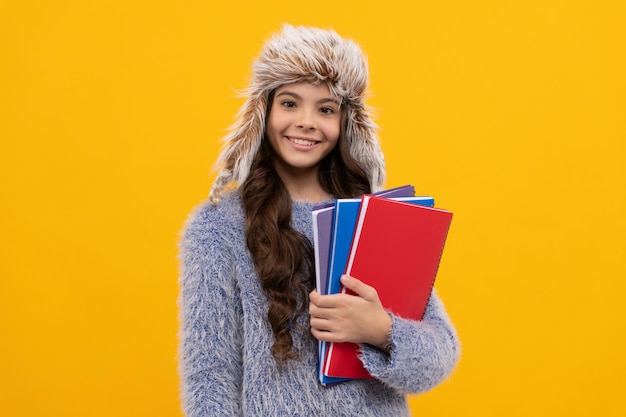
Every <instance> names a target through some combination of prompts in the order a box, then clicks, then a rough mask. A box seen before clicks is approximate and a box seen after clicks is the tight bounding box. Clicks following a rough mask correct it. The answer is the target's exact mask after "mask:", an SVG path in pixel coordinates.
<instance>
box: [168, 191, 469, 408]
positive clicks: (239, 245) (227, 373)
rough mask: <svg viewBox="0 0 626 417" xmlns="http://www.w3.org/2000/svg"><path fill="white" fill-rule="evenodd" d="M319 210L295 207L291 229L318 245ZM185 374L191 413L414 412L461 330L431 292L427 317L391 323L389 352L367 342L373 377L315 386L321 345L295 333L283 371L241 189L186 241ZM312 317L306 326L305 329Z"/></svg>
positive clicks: (455, 350)
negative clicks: (411, 403)
mask: <svg viewBox="0 0 626 417" xmlns="http://www.w3.org/2000/svg"><path fill="white" fill-rule="evenodd" d="M313 206H314V204H311V203H302V202H294V204H293V220H292V225H293V227H294V228H295V229H296V230H298V231H300V232H302V233H304V235H306V236H307V237H308V238H309V239H312V224H311V221H312V218H311V209H312V207H313ZM180 256H181V269H182V274H181V278H180V285H181V291H180V298H179V304H180V320H181V327H180V351H179V354H180V358H179V360H180V375H181V378H182V402H183V409H184V411H185V414H186V415H187V416H188V417H201V416H220V417H226V416H307V417H309V416H333V417H341V416H346V417H347V416H360V417H368V416H371V417H387V416H388V417H392V416H393V417H398V416H408V415H409V411H408V406H407V401H406V396H405V394H407V393H419V392H424V391H427V390H429V389H431V388H433V387H435V386H436V385H437V384H439V383H440V382H441V381H443V380H444V379H445V378H447V377H448V375H449V374H450V372H451V371H452V370H453V368H454V366H455V364H456V362H457V360H458V356H459V346H458V341H457V337H456V332H455V329H454V327H453V326H452V324H451V323H450V320H449V319H448V316H447V314H446V312H445V310H444V307H443V305H442V303H441V301H440V300H439V298H438V297H437V294H436V292H433V295H432V296H431V299H430V302H429V304H428V307H427V310H426V313H425V316H424V318H423V320H421V321H419V322H416V321H409V320H405V319H402V318H399V317H393V326H392V349H391V354H390V355H388V354H386V353H383V352H382V351H380V350H378V349H376V348H374V347H372V346H369V345H366V344H364V345H362V354H361V360H362V361H363V363H364V365H365V367H366V369H367V370H368V371H369V372H370V373H371V374H372V375H373V376H375V377H376V379H375V380H354V381H348V382H344V383H340V384H337V385H333V386H329V387H324V386H322V385H321V384H320V383H319V382H318V380H317V371H316V370H317V342H316V340H315V339H314V338H313V337H312V336H311V335H310V334H304V333H298V332H292V334H293V337H294V346H295V347H296V348H297V349H298V351H299V353H300V360H298V361H288V363H287V365H286V366H285V367H284V368H283V369H282V370H278V369H277V366H276V364H275V362H274V359H273V357H272V355H271V347H272V344H273V335H272V331H271V328H270V326H269V323H268V321H267V309H268V301H267V300H266V298H265V295H264V294H263V292H262V290H261V287H260V284H259V279H258V277H257V274H256V272H255V269H254V265H253V263H252V259H251V258H250V255H249V253H248V251H247V249H246V243H245V233H244V212H243V207H242V204H241V198H240V196H239V195H238V194H236V193H234V192H233V193H230V194H227V195H225V196H224V197H223V198H222V200H221V202H220V203H219V204H218V205H212V204H210V203H207V204H204V205H202V206H200V207H199V208H197V209H196V210H195V212H194V213H193V214H192V215H191V218H190V219H189V221H188V222H187V224H186V227H185V230H184V232H183V237H182V241H181V251H180ZM308 320H309V317H308V315H307V314H303V316H302V317H301V324H302V325H303V326H304V328H308V327H309V325H308Z"/></svg>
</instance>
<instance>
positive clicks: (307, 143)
mask: <svg viewBox="0 0 626 417" xmlns="http://www.w3.org/2000/svg"><path fill="white" fill-rule="evenodd" d="M287 139H288V140H289V141H290V142H293V143H295V144H296V145H300V146H313V145H315V144H316V143H317V142H316V141H314V140H308V139H301V138H293V137H291V136H287Z"/></svg>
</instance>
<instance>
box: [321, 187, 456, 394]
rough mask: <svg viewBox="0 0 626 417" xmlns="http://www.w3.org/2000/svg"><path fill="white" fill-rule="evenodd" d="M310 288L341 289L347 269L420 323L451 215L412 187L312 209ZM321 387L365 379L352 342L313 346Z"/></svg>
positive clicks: (325, 291)
mask: <svg viewBox="0 0 626 417" xmlns="http://www.w3.org/2000/svg"><path fill="white" fill-rule="evenodd" d="M312 214H313V233H314V248H315V269H316V287H317V291H318V292H319V293H320V294H336V293H340V292H343V293H345V292H346V289H345V288H342V285H341V283H340V277H341V275H343V274H348V275H350V276H352V277H355V278H357V279H359V280H361V281H363V282H364V283H366V284H368V285H370V286H372V287H374V288H376V290H377V292H378V296H379V298H380V301H381V303H382V305H383V307H384V308H385V309H386V310H387V311H390V312H392V313H393V314H395V315H397V316H400V317H403V318H407V319H412V320H420V319H421V318H422V316H423V315H424V311H425V310H426V305H427V303H428V299H429V298H430V294H431V291H432V288H433V284H434V281H435V276H436V275H437V269H438V267H439V261H440V259H441V255H442V252H443V247H444V245H445V241H446V237H447V234H448V229H449V227H450V223H451V221H452V213H450V212H449V211H446V210H441V209H436V208H434V199H433V198H432V197H427V196H426V197H416V196H415V190H414V187H413V186H410V185H406V186H403V187H398V188H393V189H389V190H385V191H381V192H379V193H375V194H367V195H364V196H362V197H361V198H355V199H338V200H336V201H335V202H334V203H331V204H327V205H323V206H318V207H315V208H314V209H313V212H312ZM318 354H319V369H318V378H319V380H320V382H321V383H322V384H323V385H330V384H334V383H338V382H343V381H347V380H351V379H371V378H372V376H371V375H370V374H369V373H368V372H367V370H366V369H365V368H364V367H363V364H362V362H361V360H360V359H359V358H358V354H359V347H358V345H356V344H354V343H329V342H320V343H319V351H318Z"/></svg>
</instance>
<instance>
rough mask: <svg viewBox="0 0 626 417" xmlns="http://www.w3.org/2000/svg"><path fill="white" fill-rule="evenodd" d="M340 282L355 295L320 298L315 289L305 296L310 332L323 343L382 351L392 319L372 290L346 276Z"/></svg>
mask: <svg viewBox="0 0 626 417" xmlns="http://www.w3.org/2000/svg"><path fill="white" fill-rule="evenodd" d="M341 283H342V284H343V285H344V287H346V288H347V289H349V290H351V291H353V292H354V293H356V295H351V294H331V295H320V294H319V293H318V292H317V291H315V290H314V291H312V292H311V293H310V294H309V300H310V303H309V314H310V316H311V333H312V334H313V336H315V338H316V339H318V340H321V341H325V342H340V343H341V342H352V343H368V344H370V345H374V346H376V347H378V348H380V349H383V348H384V346H385V345H386V344H387V339H388V337H389V331H390V330H391V323H392V320H391V317H390V316H389V314H387V312H386V311H385V309H384V308H383V306H382V304H381V303H380V299H379V298H378V293H377V292H376V289H374V288H373V287H370V286H369V285H366V284H365V283H363V282H361V281H359V280H358V279H356V278H352V277H349V276H348V275H343V276H342V277H341Z"/></svg>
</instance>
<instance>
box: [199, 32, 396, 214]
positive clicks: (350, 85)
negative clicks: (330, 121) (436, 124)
mask: <svg viewBox="0 0 626 417" xmlns="http://www.w3.org/2000/svg"><path fill="white" fill-rule="evenodd" d="M302 81H304V82H310V83H313V84H320V83H326V85H327V86H328V88H329V90H330V92H331V94H333V95H335V96H337V97H338V98H340V99H341V105H342V106H347V128H346V140H347V141H348V144H349V149H350V153H351V155H352V156H353V157H354V158H355V159H356V161H357V162H358V163H359V165H361V167H362V168H363V169H364V171H365V172H366V173H367V175H368V178H369V180H370V185H371V188H372V191H376V190H379V189H380V188H381V187H382V184H383V182H384V178H385V162H384V158H383V154H382V151H381V148H380V145H379V143H378V135H377V126H376V124H375V123H374V122H373V120H372V117H371V113H370V110H369V108H368V107H367V106H366V105H365V98H366V93H367V88H368V67H367V60H366V58H365V56H364V55H363V52H362V51H361V48H360V47H359V46H358V45H357V44H356V43H354V42H353V41H351V40H347V39H343V38H341V37H340V36H339V35H338V34H337V33H336V32H334V31H332V30H322V29H317V28H309V27H294V26H291V25H283V27H282V31H281V32H280V33H278V34H276V35H274V36H273V37H271V38H270V39H268V40H267V41H266V43H265V45H264V47H263V49H262V50H261V53H260V55H259V56H258V58H257V59H256V61H255V62H254V64H253V76H252V82H251V85H250V87H249V88H248V89H247V90H246V92H245V93H244V97H245V98H246V101H245V103H244V104H243V106H242V108H241V109H240V110H239V113H238V115H237V118H236V121H235V123H234V124H233V126H232V127H231V130H230V133H229V134H227V135H226V136H225V137H224V138H223V141H224V147H223V148H222V152H221V154H220V156H219V158H218V160H217V164H218V169H219V173H218V174H217V177H216V179H215V181H214V182H213V186H212V188H211V192H210V194H209V198H210V200H211V201H213V202H214V203H217V202H218V201H219V200H220V197H221V195H222V192H223V190H224V188H225V187H227V186H229V185H232V184H238V185H240V184H243V182H244V181H245V179H246V177H247V176H248V174H249V172H250V167H251V166H252V161H253V160H254V157H255V155H256V153H257V152H258V151H259V149H260V146H261V142H262V140H263V137H264V133H265V117H266V114H267V104H268V97H269V94H270V92H272V91H273V90H275V89H276V88H278V87H280V86H281V85H284V84H290V83H294V82H302Z"/></svg>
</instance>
